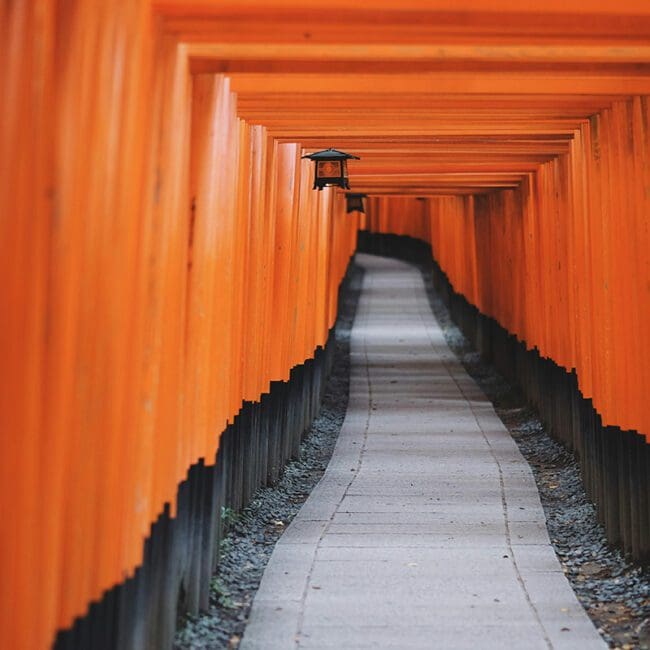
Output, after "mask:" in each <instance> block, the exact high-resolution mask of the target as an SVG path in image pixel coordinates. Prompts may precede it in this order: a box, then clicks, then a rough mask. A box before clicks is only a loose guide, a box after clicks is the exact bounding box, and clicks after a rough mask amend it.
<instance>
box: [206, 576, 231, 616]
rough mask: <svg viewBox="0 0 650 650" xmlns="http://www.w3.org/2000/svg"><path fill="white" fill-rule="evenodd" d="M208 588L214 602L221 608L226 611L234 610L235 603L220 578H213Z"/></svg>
mask: <svg viewBox="0 0 650 650" xmlns="http://www.w3.org/2000/svg"><path fill="white" fill-rule="evenodd" d="M210 588H211V590H212V593H213V595H214V597H215V598H216V601H217V602H218V603H219V605H221V607H225V608H226V609H235V603H234V602H233V599H232V597H231V596H230V592H229V591H228V588H227V587H226V585H224V584H223V582H222V581H221V579H220V578H213V579H212V582H211V583H210Z"/></svg>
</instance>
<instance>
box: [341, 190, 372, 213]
mask: <svg viewBox="0 0 650 650" xmlns="http://www.w3.org/2000/svg"><path fill="white" fill-rule="evenodd" d="M366 197H367V195H366V194H356V193H354V192H348V193H347V194H346V195H345V201H346V205H345V208H346V211H347V213H348V214H350V212H361V214H366V208H365V205H364V203H363V200H364V199H365V198H366Z"/></svg>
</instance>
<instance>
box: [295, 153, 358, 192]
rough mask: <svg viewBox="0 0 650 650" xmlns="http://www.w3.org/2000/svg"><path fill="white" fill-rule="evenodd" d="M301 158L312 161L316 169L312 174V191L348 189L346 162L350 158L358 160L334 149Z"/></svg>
mask: <svg viewBox="0 0 650 650" xmlns="http://www.w3.org/2000/svg"><path fill="white" fill-rule="evenodd" d="M303 158H309V160H313V161H314V163H315V165H316V169H315V173H314V189H318V190H322V189H323V188H324V187H331V186H334V187H342V188H343V189H344V190H349V189H350V183H349V181H348V165H347V161H348V160H350V159H351V158H354V160H360V159H359V158H358V157H357V156H353V155H352V154H349V153H345V152H344V151H337V150H336V149H325V150H324V151H317V152H316V153H310V154H308V155H306V156H303Z"/></svg>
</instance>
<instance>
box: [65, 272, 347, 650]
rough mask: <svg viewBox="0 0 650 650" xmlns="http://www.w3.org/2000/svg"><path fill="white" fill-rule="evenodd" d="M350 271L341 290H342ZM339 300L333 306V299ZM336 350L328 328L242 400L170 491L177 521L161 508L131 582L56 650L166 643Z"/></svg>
mask: <svg viewBox="0 0 650 650" xmlns="http://www.w3.org/2000/svg"><path fill="white" fill-rule="evenodd" d="M349 280H350V275H349V273H348V275H347V276H346V278H345V279H344V281H343V282H342V284H341V288H340V291H339V294H340V295H341V294H342V292H344V291H345V290H346V288H347V285H348V282H349ZM339 304H342V302H341V301H340V302H339ZM335 345H336V340H335V333H334V328H332V330H330V333H329V337H328V339H327V343H326V344H325V347H319V348H317V349H316V351H315V354H314V358H313V359H309V360H307V361H305V363H303V364H301V365H299V366H296V367H294V368H293V369H292V370H291V373H290V377H289V380H288V381H286V382H281V381H277V382H273V383H272V384H271V386H270V391H269V393H267V394H264V395H262V396H261V398H260V401H259V402H245V403H244V404H243V405H242V408H241V410H240V412H239V413H238V415H237V416H236V417H235V419H234V421H233V423H232V424H230V425H229V426H228V427H227V428H226V430H225V431H224V432H223V433H222V435H221V440H220V444H219V451H218V452H217V455H216V459H215V462H214V463H212V464H210V465H206V464H205V462H204V460H203V459H200V460H199V461H198V462H197V463H196V464H194V465H192V466H191V467H190V468H189V470H188V473H187V478H186V479H185V480H184V481H183V482H182V483H181V484H180V485H179V486H178V494H177V504H178V505H177V511H176V516H175V517H171V516H170V507H169V504H166V505H165V508H164V510H163V512H162V513H161V514H160V516H159V517H158V519H157V520H156V521H155V523H153V524H152V526H151V531H150V535H149V537H148V538H147V540H146V541H145V543H144V556H143V562H142V565H141V566H140V567H139V568H138V569H137V570H136V571H135V574H134V575H133V577H131V578H129V579H127V580H125V581H124V582H123V583H121V584H120V585H117V586H116V587H114V588H112V589H111V590H109V591H107V592H105V593H104V595H103V597H102V598H101V600H100V601H98V602H96V603H92V604H91V605H90V607H89V609H88V611H87V613H86V614H85V615H84V616H83V617H80V618H78V619H77V620H76V621H75V623H74V625H73V626H72V627H71V628H70V629H67V630H62V631H60V632H59V633H58V635H57V637H56V639H55V641H54V645H53V647H54V648H55V649H56V650H161V649H168V648H171V647H172V643H173V639H174V634H175V630H176V626H177V622H178V620H179V618H180V616H181V615H183V614H192V615H196V614H198V613H199V611H202V610H203V611H205V610H207V609H208V605H209V602H208V600H209V593H210V579H211V577H212V575H213V573H214V571H215V569H216V563H217V560H218V557H219V544H220V541H221V539H222V538H223V535H224V532H225V531H224V528H225V527H226V526H227V517H224V516H222V514H223V513H228V511H229V510H232V511H234V512H238V511H240V510H241V509H242V508H243V507H244V506H245V505H246V504H248V503H249V502H250V500H251V498H252V497H253V495H254V494H255V492H256V491H257V489H258V488H259V487H261V486H263V485H269V484H273V483H275V482H277V481H278V479H279V478H280V475H281V473H282V470H283V468H284V466H285V464H286V463H287V462H288V461H289V460H290V459H292V458H296V457H297V456H298V453H299V448H300V442H301V441H302V439H303V437H304V436H305V434H306V433H307V431H308V430H309V427H310V426H311V423H312V421H313V420H314V419H315V418H316V416H317V415H318V411H319V409H320V405H321V403H322V399H323V395H324V390H325V385H326V381H327V378H328V376H329V374H330V371H331V369H332V364H333V358H334V349H335Z"/></svg>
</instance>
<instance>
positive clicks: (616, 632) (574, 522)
mask: <svg viewBox="0 0 650 650" xmlns="http://www.w3.org/2000/svg"><path fill="white" fill-rule="evenodd" d="M421 270H422V271H423V275H424V278H425V284H426V287H427V293H428V295H429V301H430V303H431V307H432V309H433V312H434V314H435V316H436V318H437V319H438V322H439V323H440V326H441V327H442V330H443V332H444V335H445V339H446V340H447V344H448V345H449V347H450V348H451V349H452V350H453V352H454V353H455V354H456V356H457V357H458V358H459V360H460V361H461V363H462V364H463V366H464V367H465V370H466V371H467V373H468V374H469V375H470V376H471V377H472V378H473V379H474V381H476V382H477V383H478V385H479V386H480V387H481V388H482V389H483V391H484V392H485V394H486V395H487V397H488V399H489V400H490V401H491V402H492V403H493V405H494V408H495V410H496V412H497V415H498V416H499V417H500V418H501V420H502V422H503V423H504V424H505V426H506V427H507V429H508V431H510V434H511V435H512V437H513V438H514V440H515V442H516V443H517V445H518V446H519V450H520V451H521V453H522V455H523V456H524V458H525V459H526V460H527V461H528V463H529V465H530V466H531V469H532V470H533V475H534V476H535V481H536V482H537V487H538V489H539V493H540V498H541V502H542V506H543V507H544V512H545V514H546V523H547V527H548V531H549V536H550V538H551V541H552V543H553V548H554V549H555V553H556V554H557V556H558V558H559V560H560V563H561V565H562V568H563V570H564V573H565V575H566V576H567V578H568V579H569V581H570V583H571V586H572V587H573V590H574V591H575V593H576V595H577V597H578V600H579V601H580V602H581V603H582V605H583V607H584V608H585V610H586V611H587V613H588V614H589V616H590V617H591V619H592V621H593V622H594V624H595V625H596V627H597V628H598V631H599V632H600V633H601V635H602V637H603V638H604V639H605V641H606V642H607V643H608V644H609V646H610V648H618V649H620V650H650V571H648V570H645V571H644V570H643V569H642V568H640V567H639V566H637V565H635V564H633V563H631V562H629V561H627V560H626V559H625V558H624V557H623V556H622V554H621V553H620V552H619V551H618V550H616V549H612V548H610V547H609V546H608V545H607V540H606V538H605V532H604V530H603V528H602V526H601V525H600V524H599V523H598V521H597V516H596V508H595V507H594V505H593V504H592V503H591V502H590V501H589V499H588V498H587V495H586V493H585V490H584V487H583V485H582V480H581V478H580V468H579V466H578V463H577V462H576V459H575V457H574V456H573V454H571V453H569V452H568V451H567V450H566V448H565V447H563V446H562V445H561V444H559V443H558V442H556V441H555V440H553V439H552V438H550V437H549V435H548V433H547V432H546V430H545V428H544V424H543V423H542V422H541V420H540V418H539V414H538V413H537V412H536V411H535V410H534V409H532V408H531V407H530V406H528V404H527V402H526V400H525V398H524V396H523V394H522V392H521V391H520V390H519V389H518V388H516V387H513V386H512V385H511V384H509V383H508V382H507V381H506V380H505V379H504V378H503V377H502V376H501V375H499V374H498V373H497V372H496V370H495V369H494V367H492V366H491V365H488V364H486V363H484V362H483V361H482V360H481V357H480V355H479V354H478V352H476V351H475V350H474V349H473V348H472V347H471V344H470V343H469V341H468V340H467V339H466V338H465V336H464V335H463V333H462V332H461V330H460V329H459V328H458V327H457V326H456V325H455V324H454V322H453V321H452V319H451V317H450V315H449V311H448V309H447V307H446V306H445V304H444V303H443V301H442V299H441V298H440V297H439V296H438V294H436V293H435V290H434V289H433V285H432V281H431V275H430V272H428V271H427V270H426V269H421Z"/></svg>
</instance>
